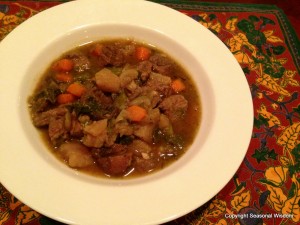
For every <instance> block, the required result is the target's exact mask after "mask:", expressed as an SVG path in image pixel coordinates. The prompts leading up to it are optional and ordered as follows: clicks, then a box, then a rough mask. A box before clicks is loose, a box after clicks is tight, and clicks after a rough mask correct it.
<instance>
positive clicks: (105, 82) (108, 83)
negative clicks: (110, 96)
mask: <svg viewBox="0 0 300 225" xmlns="http://www.w3.org/2000/svg"><path fill="white" fill-rule="evenodd" d="M95 78H96V84H97V86H98V87H99V88H100V90H102V91H104V92H113V93H115V92H119V90H120V87H121V80H120V77H118V76H117V75H115V74H114V73H113V72H112V71H111V70H109V69H106V68H104V69H102V70H100V71H99V72H98V73H96V75H95Z"/></svg>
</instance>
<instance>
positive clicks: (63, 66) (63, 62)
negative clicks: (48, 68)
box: [52, 59, 74, 72]
mask: <svg viewBox="0 0 300 225" xmlns="http://www.w3.org/2000/svg"><path fill="white" fill-rule="evenodd" d="M73 67H74V63H73V61H72V60H71V59H60V60H58V61H57V62H55V63H54V64H53V66H52V69H53V70H54V71H59V72H69V71H71V70H72V69H73Z"/></svg>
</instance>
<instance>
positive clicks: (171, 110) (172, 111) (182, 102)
mask: <svg viewBox="0 0 300 225" xmlns="http://www.w3.org/2000/svg"><path fill="white" fill-rule="evenodd" d="M159 108H160V109H161V110H162V111H163V112H164V113H165V114H166V115H167V116H168V117H169V119H170V120H171V121H176V120H178V119H181V118H182V117H183V116H184V115H185V113H186V111H187V108H188V101H187V100H186V99H185V98H184V96H183V95H171V96H169V97H167V98H165V99H164V100H163V101H162V102H161V103H160V104H159Z"/></svg>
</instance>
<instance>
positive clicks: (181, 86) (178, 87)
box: [171, 79, 185, 92]
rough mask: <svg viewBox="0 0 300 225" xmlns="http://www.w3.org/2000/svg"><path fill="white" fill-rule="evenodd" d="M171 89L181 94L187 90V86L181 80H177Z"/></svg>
mask: <svg viewBox="0 0 300 225" xmlns="http://www.w3.org/2000/svg"><path fill="white" fill-rule="evenodd" d="M171 88H172V89H173V91H175V92H181V91H184V90H185V85H184V83H183V82H182V80H181V79H176V80H173V81H172V83H171Z"/></svg>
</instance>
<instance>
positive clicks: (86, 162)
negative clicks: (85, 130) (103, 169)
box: [59, 142, 94, 168]
mask: <svg viewBox="0 0 300 225" xmlns="http://www.w3.org/2000/svg"><path fill="white" fill-rule="evenodd" d="M59 153H60V154H61V155H62V156H63V158H64V159H65V160H66V162H67V163H68V165H69V166H70V167H73V168H82V167H87V166H91V165H93V164H94V160H93V157H92V155H91V153H90V151H89V150H88V148H87V147H85V146H84V145H82V144H81V143H79V142H69V143H64V144H62V145H61V146H60V147H59Z"/></svg>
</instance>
